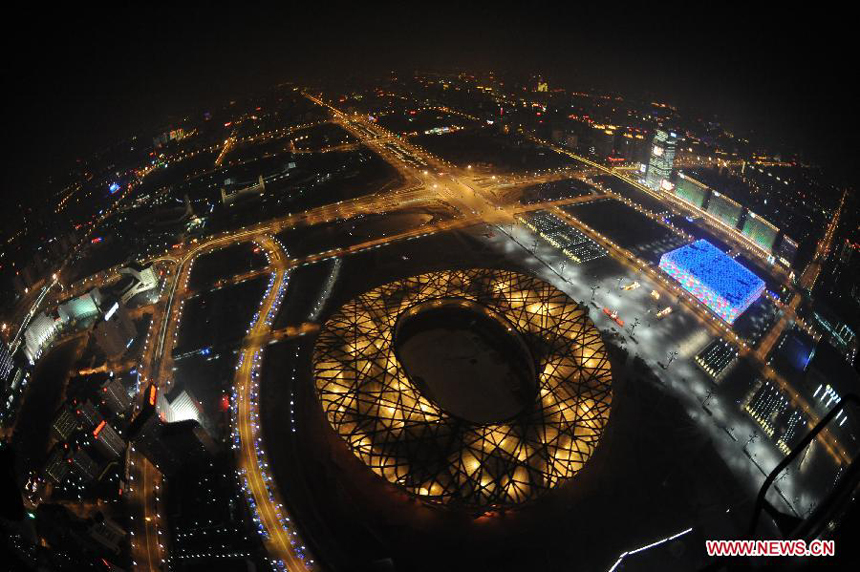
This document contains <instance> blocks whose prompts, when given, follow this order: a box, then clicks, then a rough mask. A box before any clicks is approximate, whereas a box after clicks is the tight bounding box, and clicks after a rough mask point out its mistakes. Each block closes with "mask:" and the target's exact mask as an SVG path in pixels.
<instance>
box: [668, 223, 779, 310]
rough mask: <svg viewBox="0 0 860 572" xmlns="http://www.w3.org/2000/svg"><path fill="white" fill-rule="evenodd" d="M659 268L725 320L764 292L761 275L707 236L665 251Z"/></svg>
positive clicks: (748, 305) (746, 306) (743, 308)
mask: <svg viewBox="0 0 860 572" xmlns="http://www.w3.org/2000/svg"><path fill="white" fill-rule="evenodd" d="M660 268H661V269H662V270H663V271H664V272H666V274H668V275H669V276H671V277H672V278H674V279H675V280H677V281H678V282H679V283H680V284H681V286H682V287H683V288H684V289H685V290H687V291H688V292H690V293H691V294H692V295H693V296H695V297H696V298H697V299H698V300H699V301H700V302H702V303H703V304H705V305H706V306H708V308H710V309H711V311H713V312H714V313H715V314H717V315H718V316H719V317H720V318H722V319H723V320H725V321H726V322H728V323H729V324H731V323H733V322H734V321H735V320H736V319H737V317H738V316H740V315H741V314H742V313H743V312H744V311H745V310H746V309H747V308H749V307H750V305H751V304H752V303H753V302H755V301H756V300H757V299H758V298H759V296H761V295H762V293H763V292H764V281H763V280H762V279H761V278H759V277H758V276H756V275H755V274H753V273H752V272H750V271H749V270H748V269H746V268H745V267H744V266H742V265H741V264H739V263H737V262H735V261H734V260H733V259H732V258H730V257H729V256H728V255H727V254H726V253H724V252H723V251H722V250H720V249H718V248H717V247H716V246H714V245H713V244H711V243H710V242H708V241H707V240H697V241H696V242H694V243H692V244H688V245H686V246H682V247H681V248H678V249H676V250H672V251H670V252H667V253H666V254H664V255H663V256H662V257H661V258H660Z"/></svg>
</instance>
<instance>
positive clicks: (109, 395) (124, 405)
mask: <svg viewBox="0 0 860 572" xmlns="http://www.w3.org/2000/svg"><path fill="white" fill-rule="evenodd" d="M102 403H104V404H106V405H107V406H108V408H109V409H110V410H111V412H112V413H113V414H114V415H118V414H120V413H123V412H124V411H125V410H126V409H128V408H129V407H130V406H131V399H130V398H129V396H128V392H127V391H126V390H125V387H124V386H123V384H122V382H121V381H120V380H119V378H114V379H111V380H108V381H106V382H105V383H104V384H103V385H102Z"/></svg>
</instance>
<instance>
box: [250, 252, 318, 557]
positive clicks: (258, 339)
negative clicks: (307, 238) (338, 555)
mask: <svg viewBox="0 0 860 572" xmlns="http://www.w3.org/2000/svg"><path fill="white" fill-rule="evenodd" d="M258 244H260V245H261V246H262V247H263V248H265V249H266V250H267V251H268V252H269V260H270V263H271V265H272V266H273V267H274V269H275V272H274V281H273V285H272V287H271V288H269V290H268V292H267V294H266V297H265V298H264V299H263V302H262V304H261V306H260V311H259V314H258V318H257V320H256V321H255V322H254V323H253V324H252V326H251V328H250V330H249V332H248V336H247V337H246V338H245V341H244V343H243V346H242V351H241V358H240V359H241V364H242V365H241V367H239V369H238V370H237V371H236V377H235V382H234V389H235V398H236V403H235V404H234V407H235V408H236V422H235V425H236V426H235V428H234V429H235V431H236V432H237V434H238V437H239V443H238V445H239V447H238V453H237V468H238V469H239V472H240V473H241V474H243V475H244V477H245V479H246V482H247V487H248V489H249V492H250V494H251V495H252V496H253V498H254V504H255V505H256V513H257V516H258V518H259V519H260V523H261V524H262V525H263V527H264V528H265V530H266V533H267V536H266V539H265V541H264V542H265V544H266V548H267V550H268V552H269V554H270V555H271V556H272V557H274V558H277V559H278V560H280V561H282V562H283V563H284V564H285V565H286V567H287V569H288V570H301V569H304V568H306V569H312V568H313V566H311V565H309V564H308V561H307V560H306V559H304V558H302V556H301V553H300V552H299V551H297V550H296V549H295V547H294V546H293V543H296V544H298V545H301V540H299V539H297V538H296V537H295V535H291V533H290V531H288V530H286V529H285V527H284V525H283V522H284V521H285V520H286V521H290V520H291V519H290V517H289V514H287V512H286V511H285V510H284V509H283V508H282V503H281V502H280V501H279V500H276V499H278V498H279V493H278V492H277V491H276V490H275V488H274V487H272V490H269V487H267V486H266V481H267V479H266V476H265V475H264V474H263V468H262V467H261V466H260V456H258V450H257V448H258V447H259V446H261V445H260V444H261V443H262V438H261V435H260V430H259V427H258V425H257V421H256V411H257V403H256V399H257V383H256V379H255V376H256V372H257V366H258V361H257V360H258V359H259V358H260V356H261V350H262V348H263V346H264V344H265V343H266V342H265V340H266V338H267V337H268V334H269V333H270V332H271V330H272V327H271V321H272V320H271V318H272V317H273V315H274V313H275V312H276V311H277V308H276V307H275V306H276V304H277V303H278V302H279V299H280V297H281V295H282V292H283V289H285V288H286V283H287V276H288V260H287V257H286V253H285V252H284V251H283V249H282V248H281V247H280V245H279V243H278V242H277V241H275V240H273V239H271V238H269V237H264V238H262V239H259V240H258ZM291 536H292V537H291ZM304 552H305V554H306V553H307V551H304Z"/></svg>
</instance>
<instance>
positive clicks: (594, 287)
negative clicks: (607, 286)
mask: <svg viewBox="0 0 860 572" xmlns="http://www.w3.org/2000/svg"><path fill="white" fill-rule="evenodd" d="M598 290H600V285H597V286H592V287H591V301H592V302H594V293H595V292H597V291H598Z"/></svg>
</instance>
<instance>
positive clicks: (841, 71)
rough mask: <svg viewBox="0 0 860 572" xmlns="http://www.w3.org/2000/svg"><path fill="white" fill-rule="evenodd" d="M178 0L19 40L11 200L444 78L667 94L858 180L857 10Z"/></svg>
mask: <svg viewBox="0 0 860 572" xmlns="http://www.w3.org/2000/svg"><path fill="white" fill-rule="evenodd" d="M177 4H179V3H171V4H164V5H162V6H160V7H159V6H157V5H156V4H152V3H145V4H142V3H134V4H131V3H127V4H122V3H114V4H110V5H105V6H103V7H99V8H98V9H96V8H87V6H86V5H85V4H83V3H71V4H68V5H66V6H65V7H60V8H54V7H52V8H51V9H47V8H46V7H44V6H42V5H39V4H36V3H33V5H32V8H28V9H27V10H29V11H30V13H29V14H27V13H24V14H21V15H20V16H18V17H17V18H16V26H17V29H18V32H19V33H20V35H18V34H9V35H5V36H4V37H3V40H2V41H3V43H4V46H3V47H4V52H3V53H4V54H6V55H7V57H5V58H4V61H3V64H2V65H3V67H4V68H5V69H4V70H3V77H4V79H6V82H5V83H6V86H7V88H6V89H7V95H9V96H10V97H9V103H8V104H7V109H6V114H5V115H6V122H7V129H6V133H7V135H10V134H11V137H7V142H10V143H12V145H13V149H12V150H11V153H7V161H8V162H7V167H8V168H6V169H4V172H3V179H2V185H3V188H2V190H3V193H4V195H6V196H8V194H9V193H13V192H17V191H18V190H20V189H21V188H28V189H31V188H36V189H43V188H46V186H45V184H44V180H45V178H46V175H47V174H49V173H50V172H51V171H52V170H54V169H56V168H57V166H59V165H63V164H66V163H67V162H68V161H70V160H73V159H74V158H75V157H78V156H82V155H84V154H87V153H89V152H91V151H92V150H94V149H95V148H97V147H98V146H100V145H102V144H105V143H109V142H111V141H113V140H116V139H117V138H120V137H122V136H125V135H128V134H130V133H132V132H134V131H135V130H136V129H139V128H142V127H146V126H151V125H153V124H159V123H161V122H162V120H164V119H166V118H167V115H168V114H171V113H175V114H181V113H183V112H185V111H189V110H192V109H194V108H195V107H199V106H200V105H206V104H212V103H217V102H219V101H222V100H223V99H225V98H227V97H229V96H231V95H240V94H242V93H243V92H247V91H249V90H253V89H257V88H261V87H264V86H266V85H270V84H272V83H273V82H276V81H280V80H285V79H291V78H296V79H299V80H300V79H301V78H303V77H309V76H310V75H322V76H324V75H327V74H337V75H338V76H339V75H341V74H349V73H353V74H359V75H360V74H372V73H376V72H381V71H384V70H387V69H391V68H397V69H404V68H405V69H411V68H426V67H431V66H432V67H471V68H475V69H497V70H498V69H504V68H507V69H512V70H522V71H527V72H528V71H534V72H542V73H543V74H544V75H546V76H547V77H549V78H554V79H555V80H556V81H561V82H575V83H576V85H578V86H582V85H595V86H596V87H602V88H613V89H617V90H620V91H622V92H627V93H637V92H638V93H640V94H641V93H647V94H652V95H653V96H654V97H658V98H661V99H663V100H667V101H671V102H675V103H680V104H682V105H692V106H695V107H697V108H700V109H702V110H706V111H708V112H715V113H719V114H721V115H722V116H725V117H727V118H728V119H730V120H731V122H734V123H736V124H738V125H741V126H745V127H749V128H755V129H756V130H757V131H761V132H763V133H766V134H767V135H768V137H770V138H772V139H773V140H774V141H778V142H785V143H786V144H789V145H790V146H792V147H796V148H802V149H804V151H805V152H806V154H807V156H809V157H810V158H813V159H815V160H817V161H819V162H825V163H826V164H828V166H829V168H830V169H831V171H832V172H833V173H835V174H840V175H846V174H847V175H848V176H851V175H852V173H851V172H850V171H849V170H848V169H847V168H845V165H846V164H847V163H848V162H849V161H852V160H853V157H854V156H855V155H856V153H857V145H856V143H855V141H856V136H855V134H854V131H855V130H854V127H855V126H856V123H857V121H856V118H855V117H854V115H855V113H856V111H855V109H854V108H855V105H856V98H857V94H856V89H857V88H856V86H855V85H854V84H855V83H856V81H855V76H856V69H855V66H856V60H857V55H858V54H857V48H856V47H855V45H856V42H855V41H854V40H855V39H856V38H855V37H854V32H853V31H851V30H849V25H850V23H851V21H852V20H851V18H850V17H849V16H848V14H841V15H840V14H839V13H834V12H830V13H828V14H826V15H821V16H819V15H815V14H814V13H811V12H810V11H811V10H814V8H815V6H811V7H810V6H809V5H808V4H807V5H806V8H805V9H804V11H802V12H801V11H799V10H796V11H791V10H790V9H789V8H787V6H788V3H782V4H780V5H779V6H780V8H781V9H782V10H783V11H782V12H780V13H779V14H766V13H764V12H762V11H759V10H758V9H756V8H752V7H751V6H750V4H751V3H747V4H745V5H742V6H741V7H739V8H731V7H728V6H727V5H724V4H720V5H719V6H718V7H716V6H715V9H717V8H718V9H719V12H716V11H715V10H712V12H704V11H702V10H700V9H697V11H696V13H690V12H686V11H685V10H689V6H690V5H691V4H692V3H687V4H686V6H687V8H684V6H685V4H678V5H673V4H671V3H666V2H649V3H647V6H644V7H642V8H639V9H636V10H629V9H627V8H625V7H624V6H623V5H622V4H621V3H616V4H618V5H617V6H613V7H611V8H609V9H606V10H605V11H600V12H598V11H595V10H583V9H580V8H566V9H561V8H558V7H555V4H560V3H547V4H540V3H528V4H527V3H522V4H523V5H522V6H521V7H520V8H516V9H513V8H508V7H506V5H504V4H502V3H494V4H487V5H486V7H472V6H468V5H467V3H466V2H460V3H457V4H455V3H450V4H446V3H426V2H422V3H419V4H418V6H419V7H416V6H412V5H409V4H407V3H391V4H387V3H359V2H354V3H352V4H350V5H348V6H350V7H345V8H341V7H340V5H339V4H328V3H322V2H320V3H307V2H305V3H303V4H301V5H300V6H302V7H301V8H299V7H296V6H297V5H290V3H280V4H277V6H279V8H277V9H273V8H265V7H247V6H242V5H243V4H247V3H244V2H242V3H240V2H233V3H231V4H230V5H229V6H230V7H229V8H226V7H217V6H214V5H211V4H208V3H207V4H204V3H195V2H191V3H188V4H187V5H184V6H182V7H179V8H177V7H176V5H177ZM526 4H527V5H526ZM565 4H568V3H565ZM569 4H574V3H569ZM605 4H609V3H605Z"/></svg>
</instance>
